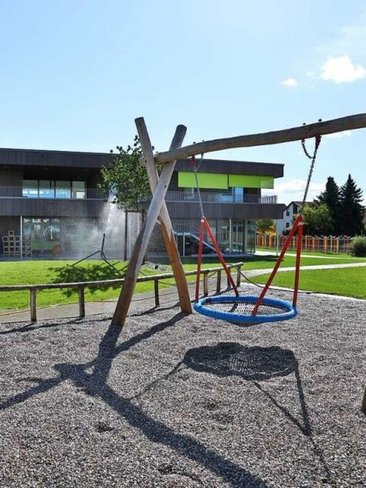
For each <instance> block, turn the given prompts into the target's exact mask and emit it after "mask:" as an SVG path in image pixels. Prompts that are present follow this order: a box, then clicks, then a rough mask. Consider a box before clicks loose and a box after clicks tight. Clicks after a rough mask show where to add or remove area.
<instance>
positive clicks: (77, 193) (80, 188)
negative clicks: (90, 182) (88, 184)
mask: <svg viewBox="0 0 366 488" xmlns="http://www.w3.org/2000/svg"><path fill="white" fill-rule="evenodd" d="M85 197H86V192H85V181H73V182H72V198H85Z"/></svg>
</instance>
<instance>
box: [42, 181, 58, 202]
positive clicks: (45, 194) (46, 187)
mask: <svg viewBox="0 0 366 488" xmlns="http://www.w3.org/2000/svg"><path fill="white" fill-rule="evenodd" d="M52 183H53V182H51V181H50V180H39V198H55V190H54V188H53V184H52Z"/></svg>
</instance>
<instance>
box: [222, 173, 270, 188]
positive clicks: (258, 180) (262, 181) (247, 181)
mask: <svg viewBox="0 0 366 488" xmlns="http://www.w3.org/2000/svg"><path fill="white" fill-rule="evenodd" d="M229 186H230V187H242V188H274V184H273V176H256V175H229Z"/></svg>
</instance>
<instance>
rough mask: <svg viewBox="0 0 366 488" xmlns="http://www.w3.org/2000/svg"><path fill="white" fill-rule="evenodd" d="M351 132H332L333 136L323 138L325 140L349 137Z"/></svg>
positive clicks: (328, 135)
mask: <svg viewBox="0 0 366 488" xmlns="http://www.w3.org/2000/svg"><path fill="white" fill-rule="evenodd" d="M351 134H352V131H350V130H344V131H343V132H334V133H333V134H325V135H324V136H323V137H325V138H327V139H340V138H341V137H350V136H351Z"/></svg>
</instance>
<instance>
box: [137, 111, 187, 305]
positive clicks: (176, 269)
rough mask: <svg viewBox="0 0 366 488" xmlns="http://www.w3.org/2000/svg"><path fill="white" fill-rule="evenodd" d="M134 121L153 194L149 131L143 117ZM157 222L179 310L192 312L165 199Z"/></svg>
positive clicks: (154, 179)
mask: <svg viewBox="0 0 366 488" xmlns="http://www.w3.org/2000/svg"><path fill="white" fill-rule="evenodd" d="M135 123H136V127H137V132H138V134H139V138H140V143H141V148H142V151H143V154H144V164H145V167H146V171H147V176H148V178H149V183H150V188H151V193H152V195H153V194H154V192H155V189H156V187H157V186H158V183H159V175H158V172H157V169H156V164H155V161H154V153H153V149H152V146H151V142H150V137H149V133H148V131H147V128H146V124H145V121H144V119H143V117H140V118H138V119H136V120H135ZM176 135H177V134H176ZM175 139H176V137H174V138H173V141H172V143H171V145H170V148H171V149H173V148H175V147H177V144H179V142H180V141H179V140H178V141H176V140H175ZM179 145H180V144H179ZM174 167H175V162H173V163H171V169H173V170H174ZM159 223H160V225H161V231H162V235H163V239H164V243H165V248H166V250H167V254H168V257H169V261H170V264H171V266H172V270H173V273H174V278H175V282H176V285H177V291H178V297H179V303H180V307H181V310H182V312H184V313H192V304H191V300H190V298H189V290H188V284H187V279H186V277H185V274H184V269H183V266H182V262H181V259H180V256H179V251H178V248H177V244H176V241H175V238H174V231H173V226H172V223H171V220H170V216H169V212H168V208H167V205H166V203H165V201H163V203H162V205H161V209H160V214H159Z"/></svg>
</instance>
